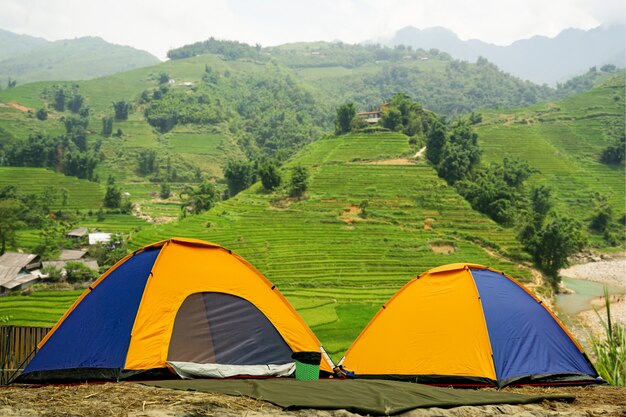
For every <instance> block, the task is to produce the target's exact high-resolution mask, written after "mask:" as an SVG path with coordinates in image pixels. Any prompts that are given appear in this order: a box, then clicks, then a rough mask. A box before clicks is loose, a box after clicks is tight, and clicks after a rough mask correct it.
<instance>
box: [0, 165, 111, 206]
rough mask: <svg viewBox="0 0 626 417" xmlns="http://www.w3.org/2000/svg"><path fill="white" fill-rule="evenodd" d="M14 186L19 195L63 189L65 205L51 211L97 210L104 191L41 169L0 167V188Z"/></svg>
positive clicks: (93, 185)
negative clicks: (65, 193) (50, 189)
mask: <svg viewBox="0 0 626 417" xmlns="http://www.w3.org/2000/svg"><path fill="white" fill-rule="evenodd" d="M7 185H15V186H17V187H18V190H19V192H20V193H21V194H28V193H35V194H39V193H41V192H42V191H43V190H45V189H46V188H50V187H55V188H56V189H58V190H61V189H62V188H65V189H66V190H67V192H68V199H67V205H66V206H65V207H63V206H62V201H60V199H59V201H58V202H57V205H55V206H52V208H53V209H61V208H63V209H67V210H76V209H84V208H89V207H91V208H97V207H100V205H101V203H102V198H103V197H104V189H103V188H102V186H101V185H100V184H98V183H95V182H90V181H87V180H80V179H78V178H76V177H67V176H65V175H63V174H59V173H56V172H53V171H50V170H47V169H43V168H17V167H0V187H4V186H7Z"/></svg>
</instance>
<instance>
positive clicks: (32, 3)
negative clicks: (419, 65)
mask: <svg viewBox="0 0 626 417" xmlns="http://www.w3.org/2000/svg"><path fill="white" fill-rule="evenodd" d="M625 18H626V2H625V1H624V0H309V1H304V0H265V1H262V0H256V1H255V0H178V1H171V0H98V1H94V0H0V28H2V29H5V30H9V31H11V32H15V33H19V34H28V35H32V36H39V37H43V38H45V39H48V40H58V39H67V38H76V37H81V36H87V35H91V36H100V37H102V38H104V39H105V40H107V41H109V42H113V43H117V44H122V45H130V46H133V47H135V48H139V49H144V50H147V51H149V52H151V53H153V54H155V55H156V56H158V57H159V58H161V59H164V58H165V54H166V52H167V50H168V49H170V48H173V47H178V46H182V45H185V44H188V43H192V42H196V41H200V40H205V39H208V38H209V37H211V36H213V37H216V38H218V39H229V40H238V41H242V42H246V43H250V44H255V43H260V44H261V45H263V46H272V45H278V44H282V43H288V42H296V41H315V40H326V41H332V40H336V39H339V40H342V41H344V42H347V43H357V42H361V41H364V40H367V39H372V38H380V37H389V36H391V35H392V34H393V33H394V32H395V31H397V30H398V29H401V28H403V27H405V26H415V27H417V28H420V29H424V28H427V27H432V26H444V27H447V28H449V29H451V30H453V31H454V32H456V33H457V34H458V35H459V37H460V38H461V39H471V38H475V39H480V40H483V41H486V42H491V43H495V44H498V45H508V44H510V43H511V42H513V41H515V40H518V39H526V38H529V37H531V36H534V35H545V36H549V37H553V36H556V35H557V34H558V33H559V32H560V31H561V30H563V29H565V28H568V27H574V28H580V29H590V28H593V27H597V26H600V25H603V24H604V25H610V24H617V23H619V24H624V21H625Z"/></svg>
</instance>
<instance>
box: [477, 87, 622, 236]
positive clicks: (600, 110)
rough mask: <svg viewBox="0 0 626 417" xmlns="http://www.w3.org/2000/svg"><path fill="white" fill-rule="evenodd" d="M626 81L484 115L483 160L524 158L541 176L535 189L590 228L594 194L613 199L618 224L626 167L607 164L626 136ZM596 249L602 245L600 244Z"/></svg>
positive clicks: (481, 128) (480, 131)
mask: <svg viewBox="0 0 626 417" xmlns="http://www.w3.org/2000/svg"><path fill="white" fill-rule="evenodd" d="M624 86H625V78H624V76H623V75H622V76H618V77H614V78H612V79H611V80H609V81H607V82H605V83H603V84H602V85H600V86H599V87H596V88H594V89H592V90H591V91H589V92H586V93H582V94H579V95H576V96H573V97H570V98H567V99H564V100H562V101H559V102H550V103H545V104H541V105H535V106H531V107H528V108H524V109H520V110H516V111H492V112H485V113H483V123H482V124H480V125H479V126H478V127H477V133H478V135H479V140H480V145H481V147H482V149H483V150H484V154H483V161H485V162H492V161H494V162H495V161H501V160H502V159H503V158H504V157H520V158H523V159H525V160H527V161H528V162H529V164H530V165H531V166H532V167H533V168H536V169H537V170H538V171H539V172H538V173H537V174H534V175H533V176H531V178H530V180H529V182H530V183H531V184H532V183H534V184H544V185H548V186H550V187H551V188H552V189H553V192H554V197H555V200H556V205H557V210H559V211H561V212H563V213H567V214H568V215H570V216H574V217H575V218H577V219H578V220H580V221H581V222H583V223H584V224H588V223H589V220H590V218H591V216H592V215H593V214H594V213H595V209H594V202H593V198H592V196H593V194H594V193H600V194H602V195H604V196H607V197H608V198H609V201H610V204H611V206H612V208H613V213H614V216H615V220H617V219H619V218H621V217H622V216H624V214H625V210H626V207H625V204H624V202H625V201H626V196H625V187H624V180H625V173H624V165H623V164H620V165H607V164H604V163H602V162H601V155H602V152H603V150H604V149H605V148H607V146H610V145H613V144H614V143H616V142H617V140H618V139H619V135H620V134H621V135H622V136H623V135H624V120H626V114H625V106H624ZM595 243H596V244H601V242H599V241H595Z"/></svg>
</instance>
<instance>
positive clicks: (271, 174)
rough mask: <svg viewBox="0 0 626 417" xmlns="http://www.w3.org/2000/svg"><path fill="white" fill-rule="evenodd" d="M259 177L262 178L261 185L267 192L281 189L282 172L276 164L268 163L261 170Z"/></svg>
mask: <svg viewBox="0 0 626 417" xmlns="http://www.w3.org/2000/svg"><path fill="white" fill-rule="evenodd" d="M259 176H260V177H261V184H263V188H264V189H265V190H267V191H272V190H275V189H277V188H278V187H280V184H281V182H282V177H281V175H280V171H279V170H278V167H277V166H276V163H274V162H268V163H265V164H263V165H261V167H260V168H259Z"/></svg>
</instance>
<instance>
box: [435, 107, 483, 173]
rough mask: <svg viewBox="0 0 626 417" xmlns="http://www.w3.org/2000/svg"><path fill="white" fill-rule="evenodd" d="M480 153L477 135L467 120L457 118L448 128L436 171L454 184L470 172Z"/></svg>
mask: <svg viewBox="0 0 626 417" xmlns="http://www.w3.org/2000/svg"><path fill="white" fill-rule="evenodd" d="M480 154H481V151H480V147H479V146H478V135H477V134H476V133H475V132H474V131H473V129H472V128H471V126H470V124H469V122H468V121H467V120H463V119H457V120H456V121H455V122H454V123H453V125H452V128H451V129H450V133H449V135H448V141H447V142H446V144H445V146H444V148H443V152H442V155H441V161H440V162H439V165H438V167H437V172H438V174H439V176H440V177H441V178H443V179H445V180H446V181H447V182H448V183H449V184H454V183H455V182H457V181H459V180H461V179H463V178H465V177H467V176H468V175H469V174H470V172H472V170H473V169H474V167H475V166H476V165H478V162H480Z"/></svg>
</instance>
